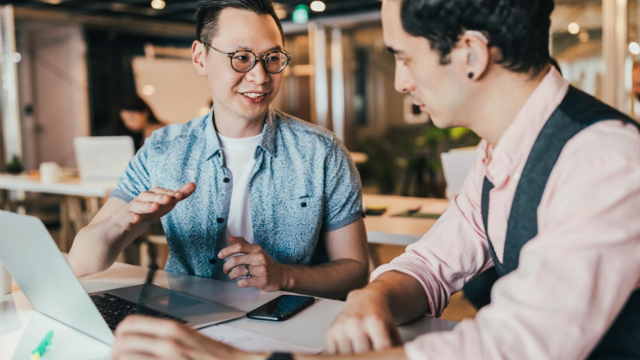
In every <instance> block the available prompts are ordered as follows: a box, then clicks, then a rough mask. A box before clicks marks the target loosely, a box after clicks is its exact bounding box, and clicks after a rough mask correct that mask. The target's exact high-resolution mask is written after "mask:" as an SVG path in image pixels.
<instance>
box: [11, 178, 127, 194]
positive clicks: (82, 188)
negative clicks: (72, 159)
mask: <svg viewBox="0 0 640 360" xmlns="http://www.w3.org/2000/svg"><path fill="white" fill-rule="evenodd" d="M116 184H117V182H115V181H105V182H99V181H81V180H80V179H79V178H68V179H62V180H60V181H58V182H55V183H50V184H45V183H43V182H41V181H40V179H39V177H38V176H31V175H9V174H0V189H4V190H13V191H30V192H39V193H48V194H58V195H68V196H80V197H92V198H103V197H106V196H108V195H109V194H110V193H111V192H112V191H113V189H115V188H116Z"/></svg>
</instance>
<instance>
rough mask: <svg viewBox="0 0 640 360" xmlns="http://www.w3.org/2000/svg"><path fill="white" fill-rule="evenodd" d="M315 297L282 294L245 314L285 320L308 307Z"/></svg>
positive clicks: (270, 319)
mask: <svg viewBox="0 0 640 360" xmlns="http://www.w3.org/2000/svg"><path fill="white" fill-rule="evenodd" d="M314 301H316V299H315V298H313V297H309V296H299V295H282V296H279V297H277V298H275V299H273V300H271V301H269V302H268V303H266V304H264V305H262V306H260V307H259V308H257V309H255V310H252V311H250V312H249V313H248V314H247V317H248V318H249V319H256V320H269V321H285V320H287V319H289V318H290V317H292V316H293V315H295V314H297V313H299V312H300V311H302V310H304V309H306V308H308V307H309V306H311V304H313V302H314Z"/></svg>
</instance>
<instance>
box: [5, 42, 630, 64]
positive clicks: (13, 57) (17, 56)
mask: <svg viewBox="0 0 640 360" xmlns="http://www.w3.org/2000/svg"><path fill="white" fill-rule="evenodd" d="M636 45H637V44H636ZM11 60H13V62H14V63H16V64H17V63H19V62H20V61H22V54H20V53H19V52H14V53H13V55H11Z"/></svg>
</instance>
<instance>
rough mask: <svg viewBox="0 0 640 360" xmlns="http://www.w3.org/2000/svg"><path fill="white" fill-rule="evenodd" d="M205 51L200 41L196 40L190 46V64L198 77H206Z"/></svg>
mask: <svg viewBox="0 0 640 360" xmlns="http://www.w3.org/2000/svg"><path fill="white" fill-rule="evenodd" d="M206 50H207V49H206V47H205V45H204V44H203V43H201V42H200V41H197V40H196V41H194V42H193V44H191V62H192V63H193V67H195V68H196V71H197V72H198V75H200V76H207V68H206V65H205V59H206V58H207V51H206Z"/></svg>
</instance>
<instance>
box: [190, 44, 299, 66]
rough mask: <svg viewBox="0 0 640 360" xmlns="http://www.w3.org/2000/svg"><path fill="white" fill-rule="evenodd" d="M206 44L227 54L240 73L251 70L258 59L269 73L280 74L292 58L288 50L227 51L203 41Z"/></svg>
mask: <svg viewBox="0 0 640 360" xmlns="http://www.w3.org/2000/svg"><path fill="white" fill-rule="evenodd" d="M201 43H203V44H204V45H206V46H208V47H210V48H211V49H213V50H215V51H216V52H218V53H220V54H222V55H224V56H226V57H228V58H229V60H230V61H231V68H232V69H233V70H235V71H236V72H239V73H246V72H249V71H251V69H253V68H254V67H255V66H256V63H257V62H258V61H257V60H258V59H259V60H260V61H261V62H262V66H263V67H264V69H265V71H266V72H268V73H269V74H279V73H281V72H282V70H284V68H286V67H287V65H288V64H289V61H290V60H291V55H289V53H287V52H286V51H284V50H283V51H271V52H268V53H258V54H256V53H254V52H253V51H251V50H236V51H234V52H230V53H226V52H224V51H221V50H218V49H216V48H214V47H213V46H211V45H210V44H209V43H207V42H205V41H201Z"/></svg>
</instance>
